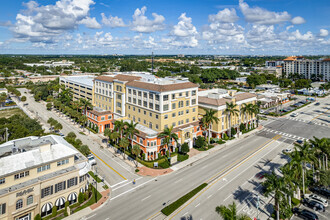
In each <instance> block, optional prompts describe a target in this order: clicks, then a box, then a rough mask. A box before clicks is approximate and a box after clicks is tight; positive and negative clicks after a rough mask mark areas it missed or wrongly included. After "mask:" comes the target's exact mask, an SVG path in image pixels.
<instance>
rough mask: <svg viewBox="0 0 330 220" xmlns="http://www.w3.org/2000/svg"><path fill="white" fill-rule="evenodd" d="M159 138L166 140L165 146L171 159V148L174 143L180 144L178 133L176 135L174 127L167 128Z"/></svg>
mask: <svg viewBox="0 0 330 220" xmlns="http://www.w3.org/2000/svg"><path fill="white" fill-rule="evenodd" d="M158 138H164V141H163V143H164V146H166V147H167V150H168V152H169V157H171V146H172V143H173V141H175V142H176V143H177V142H178V139H179V137H178V135H177V134H176V133H174V131H173V126H171V127H169V128H165V129H164V131H163V132H161V133H160V134H159V135H158Z"/></svg>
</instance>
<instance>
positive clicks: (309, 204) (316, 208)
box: [303, 199, 325, 212]
mask: <svg viewBox="0 0 330 220" xmlns="http://www.w3.org/2000/svg"><path fill="white" fill-rule="evenodd" d="M303 204H304V205H305V206H307V207H309V208H311V209H313V210H314V211H323V212H324V211H325V208H324V206H323V205H322V204H321V203H319V202H317V201H315V200H311V199H304V201H303Z"/></svg>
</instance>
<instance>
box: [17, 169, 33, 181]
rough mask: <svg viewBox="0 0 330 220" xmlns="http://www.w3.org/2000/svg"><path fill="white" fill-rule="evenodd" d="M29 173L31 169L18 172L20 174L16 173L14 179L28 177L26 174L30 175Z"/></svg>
mask: <svg viewBox="0 0 330 220" xmlns="http://www.w3.org/2000/svg"><path fill="white" fill-rule="evenodd" d="M29 174H30V173H29V171H25V172H22V173H18V174H15V176H14V179H15V180H17V179H20V178H23V177H26V176H28V175H29Z"/></svg>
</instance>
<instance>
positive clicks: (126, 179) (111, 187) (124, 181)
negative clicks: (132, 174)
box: [110, 179, 128, 188]
mask: <svg viewBox="0 0 330 220" xmlns="http://www.w3.org/2000/svg"><path fill="white" fill-rule="evenodd" d="M126 181H128V180H127V179H126V180H123V181H121V182H119V183H116V184H114V185H112V186H111V185H110V187H111V188H113V187H115V186H117V185H119V184H122V183H124V182H126Z"/></svg>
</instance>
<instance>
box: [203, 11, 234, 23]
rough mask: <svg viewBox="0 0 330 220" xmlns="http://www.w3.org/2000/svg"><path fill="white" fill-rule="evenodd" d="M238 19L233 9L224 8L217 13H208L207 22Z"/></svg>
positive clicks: (228, 21) (232, 21)
mask: <svg viewBox="0 0 330 220" xmlns="http://www.w3.org/2000/svg"><path fill="white" fill-rule="evenodd" d="M238 19H239V17H238V16H237V14H236V10H235V9H233V8H232V9H228V8H225V9H224V10H222V11H219V12H218V14H215V15H209V22H223V23H234V22H236V21H237V20H238Z"/></svg>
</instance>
